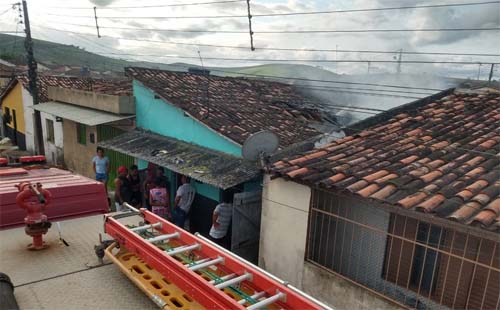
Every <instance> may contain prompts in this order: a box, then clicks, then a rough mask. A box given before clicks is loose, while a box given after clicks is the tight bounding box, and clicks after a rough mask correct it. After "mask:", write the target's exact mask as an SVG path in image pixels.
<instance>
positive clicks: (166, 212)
mask: <svg viewBox="0 0 500 310" xmlns="http://www.w3.org/2000/svg"><path fill="white" fill-rule="evenodd" d="M169 200H170V197H169V195H168V191H167V189H166V187H165V183H164V181H163V180H162V179H161V178H159V177H158V178H157V179H156V181H155V182H154V187H153V188H152V189H151V190H150V191H149V204H150V205H151V211H152V212H153V213H154V214H156V215H158V216H161V217H163V218H165V219H167V220H170V208H169V203H168V202H169Z"/></svg>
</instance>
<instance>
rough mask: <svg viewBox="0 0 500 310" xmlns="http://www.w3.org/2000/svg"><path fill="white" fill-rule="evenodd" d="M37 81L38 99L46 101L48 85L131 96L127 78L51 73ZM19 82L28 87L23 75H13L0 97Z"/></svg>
mask: <svg viewBox="0 0 500 310" xmlns="http://www.w3.org/2000/svg"><path fill="white" fill-rule="evenodd" d="M37 81H38V83H37V85H38V97H39V98H38V100H39V101H40V102H46V101H48V100H49V98H48V94H47V89H48V87H50V86H54V87H60V88H69V89H77V90H83V91H91V92H95V93H100V94H106V95H114V96H131V95H132V81H131V80H129V79H96V78H80V77H68V76H52V75H39V76H38V79H37ZM18 82H20V83H21V84H22V85H23V87H24V88H26V89H28V88H29V85H28V84H29V80H28V77H27V76H25V75H20V76H17V77H14V78H13V79H12V80H11V81H10V82H9V85H8V87H6V89H5V90H4V91H0V99H1V98H2V97H3V96H5V95H7V93H8V92H9V89H11V88H12V87H14V86H15V85H16V83H18Z"/></svg>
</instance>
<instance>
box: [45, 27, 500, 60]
mask: <svg viewBox="0 0 500 310" xmlns="http://www.w3.org/2000/svg"><path fill="white" fill-rule="evenodd" d="M38 27H40V28H44V29H49V30H54V31H58V32H66V33H72V34H79V35H87V36H92V37H94V36H95V35H94V34H90V33H82V32H76V31H68V30H61V29H56V28H50V27H45V26H38ZM101 37H104V38H110V39H119V40H126V41H137V42H150V43H160V44H172V45H185V46H196V47H213V48H230V49H241V50H247V49H248V46H236V45H218V44H204V43H189V42H179V41H163V40H152V39H135V38H125V37H116V36H107V35H101ZM255 50H266V51H267V50H269V51H297V52H335V53H363V54H391V55H392V54H396V53H397V51H378V50H346V49H339V50H336V49H310V48H279V47H256V48H255ZM400 53H402V54H404V55H405V54H406V55H435V56H437V55H440V56H478V57H499V56H500V54H490V53H487V54H481V53H453V52H416V51H402V52H400Z"/></svg>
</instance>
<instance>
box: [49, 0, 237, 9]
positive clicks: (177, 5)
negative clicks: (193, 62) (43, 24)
mask: <svg viewBox="0 0 500 310" xmlns="http://www.w3.org/2000/svg"><path fill="white" fill-rule="evenodd" d="M237 2H246V0H223V1H212V2H193V3H176V4H160V5H142V6H106V7H98V8H97V9H99V10H114V9H117V10H122V9H146V8H163V7H179V6H195V5H211V4H223V3H237ZM47 8H50V9H64V10H93V9H94V7H63V6H49V7H47Z"/></svg>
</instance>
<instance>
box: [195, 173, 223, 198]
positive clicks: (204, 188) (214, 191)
mask: <svg viewBox="0 0 500 310" xmlns="http://www.w3.org/2000/svg"><path fill="white" fill-rule="evenodd" d="M191 185H193V186H194V188H195V189H196V193H197V194H200V195H202V196H205V197H207V198H210V199H212V200H215V201H217V202H218V201H219V199H220V189H218V188H217V187H214V186H212V185H208V184H205V183H200V182H196V181H194V180H193V179H191Z"/></svg>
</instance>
